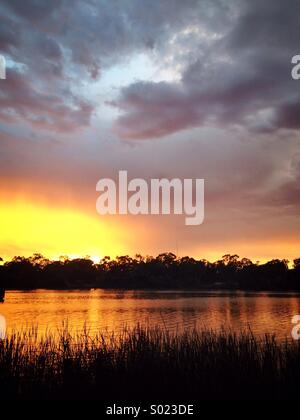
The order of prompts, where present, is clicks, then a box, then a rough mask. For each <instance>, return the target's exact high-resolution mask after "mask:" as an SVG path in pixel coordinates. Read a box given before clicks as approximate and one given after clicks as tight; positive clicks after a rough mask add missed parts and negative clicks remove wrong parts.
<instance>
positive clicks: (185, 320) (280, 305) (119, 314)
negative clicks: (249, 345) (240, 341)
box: [0, 290, 300, 339]
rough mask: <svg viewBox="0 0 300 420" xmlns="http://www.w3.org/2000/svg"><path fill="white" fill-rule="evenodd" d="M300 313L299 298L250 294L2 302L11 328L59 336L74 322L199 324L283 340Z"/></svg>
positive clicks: (40, 297) (79, 294)
mask: <svg viewBox="0 0 300 420" xmlns="http://www.w3.org/2000/svg"><path fill="white" fill-rule="evenodd" d="M296 314H300V296H299V295H296V294H265V293H244V292H234V293H232V292H230V293H224V292H202V291H201V292H178V291H167V292H161V291H160V292H149V291H138V292H132V291H112V290H91V291H45V290H37V291H33V292H32V291H31V292H19V291H16V292H13V291H11V292H7V293H6V300H5V303H3V304H0V319H1V320H2V323H3V322H4V319H5V321H6V326H7V329H8V330H12V329H21V328H24V327H26V326H28V325H30V326H31V325H35V326H36V325H38V328H39V332H40V333H41V334H42V333H44V332H45V331H46V330H51V331H52V332H56V331H57V329H58V328H60V327H61V326H62V323H63V321H66V320H68V325H69V327H71V329H75V330H77V329H80V328H82V327H83V326H84V325H86V326H87V327H88V328H89V329H90V331H91V333H93V332H95V331H96V330H98V329H99V328H100V329H108V330H115V331H118V330H120V329H121V328H123V327H124V326H132V325H136V323H140V324H143V323H144V324H147V325H150V326H151V325H160V326H163V327H164V328H167V329H170V330H179V331H182V330H183V329H187V328H193V327H195V326H196V327H208V328H213V329H220V328H222V326H224V327H225V328H231V329H233V330H235V331H240V330H243V329H247V328H248V326H249V325H250V326H251V329H252V331H253V332H254V334H256V335H262V334H265V333H276V335H277V336H278V337H279V338H280V339H283V338H285V337H290V336H291V329H292V324H291V319H292V317H293V316H294V315H296ZM1 315H2V317H1Z"/></svg>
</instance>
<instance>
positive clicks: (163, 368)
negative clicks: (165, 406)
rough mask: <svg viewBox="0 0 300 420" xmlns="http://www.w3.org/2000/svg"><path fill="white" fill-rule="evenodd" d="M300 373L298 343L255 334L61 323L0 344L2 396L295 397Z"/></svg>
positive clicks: (135, 398)
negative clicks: (94, 330)
mask: <svg viewBox="0 0 300 420" xmlns="http://www.w3.org/2000/svg"><path fill="white" fill-rule="evenodd" d="M299 375H300V345H299V343H297V342H288V341H286V342H285V343H279V342H277V341H276V338H275V337H273V336H267V335H266V336H264V337H263V338H261V339H258V338H255V337H254V336H253V335H252V334H251V331H247V332H242V333H240V334H235V333H233V332H230V331H229V332H228V331H227V332H226V331H225V330H224V331H221V332H215V331H210V330H196V329H194V330H189V331H186V332H185V333H183V334H179V333H170V332H168V331H166V330H164V329H161V328H147V327H141V326H139V325H137V326H136V327H135V328H131V329H127V328H124V329H123V330H122V331H121V332H119V333H108V332H105V331H104V332H103V333H101V332H99V333H98V334H96V335H95V334H93V335H90V334H89V332H88V331H87V330H86V329H83V330H82V331H81V332H77V333H73V332H70V331H69V330H68V327H67V326H64V327H63V328H62V329H60V331H59V332H58V333H57V334H50V333H48V334H46V336H44V337H40V336H39V334H38V331H37V329H35V328H31V329H26V330H23V331H21V332H12V333H10V334H9V335H8V336H7V337H6V338H5V339H3V340H1V341H0V391H1V398H2V399H4V398H5V399H10V398H11V399H98V400H106V401H108V400H109V401H115V402H118V401H119V402H120V401H143V400H144V401H153V402H154V403H155V402H157V401H174V400H180V401H192V400H201V399H261V398H262V399H275V398H276V399H292V398H296V396H297V394H298V383H299V378H300V376H299Z"/></svg>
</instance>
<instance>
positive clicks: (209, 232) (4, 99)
mask: <svg viewBox="0 0 300 420" xmlns="http://www.w3.org/2000/svg"><path fill="white" fill-rule="evenodd" d="M299 24H300V2H299V0H290V1H289V2H286V1H284V0H264V1H261V0H251V1H246V0H226V1H225V0H189V1H181V0H159V1H158V0H151V1H150V0H149V1H148V0H142V1H141V0H123V1H121V0H120V1H117V0H106V1H105V0H97V1H96V0H74V1H67V0H52V1H48V0H47V1H46V0H39V1H36V0H27V1H18V0H2V1H1V5H0V54H2V55H3V56H4V57H5V59H6V64H7V70H6V80H0V127H1V131H0V133H1V134H0V200H1V206H0V212H1V214H0V232H1V233H0V256H1V257H2V258H3V259H7V258H11V257H12V256H14V255H25V256H29V255H31V254H32V253H34V252H41V253H43V254H44V255H46V256H48V257H51V258H56V257H58V256H60V255H69V256H71V257H75V256H79V255H82V256H85V255H90V256H91V257H92V258H94V259H95V260H96V259H97V257H103V256H104V255H111V256H113V257H114V256H116V255H124V254H130V255H134V254H136V253H141V254H150V255H157V254H158V253H160V252H164V251H171V252H175V253H176V252H178V254H179V255H180V256H184V255H190V256H195V257H203V258H207V259H210V260H215V259H217V258H220V257H221V256H222V255H223V254H225V253H235V254H238V255H240V256H246V257H249V258H252V259H253V260H254V261H256V260H260V261H264V260H266V259H272V258H288V259H290V260H292V259H293V258H296V257H300V80H298V81H296V80H293V79H292V77H291V69H292V65H291V58H292V56H294V55H296V54H300V34H299ZM119 170H127V171H128V176H129V178H135V177H138V178H145V179H146V180H149V179H150V178H162V177H166V178H170V179H171V178H174V177H176V178H204V179H205V220H204V223H203V224H202V225H200V226H185V224H184V215H183V216H100V215H98V214H97V212H96V207H95V206H96V199H97V197H98V193H97V192H96V183H97V181H98V180H99V179H100V178H116V177H117V175H118V171H119Z"/></svg>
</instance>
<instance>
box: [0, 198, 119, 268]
mask: <svg viewBox="0 0 300 420" xmlns="http://www.w3.org/2000/svg"><path fill="white" fill-rule="evenodd" d="M105 222H106V220H100V219H99V218H97V217H95V218H93V217H91V216H89V215H86V214H83V213H81V212H79V211H75V210H73V209H71V208H49V207H47V206H45V205H41V204H33V203H31V202H26V201H22V200H21V201H20V200H19V201H15V202H8V203H7V204H4V205H3V204H2V205H1V208H0V231H1V237H0V255H1V256H2V258H3V259H7V258H11V257H12V256H14V255H25V256H28V255H31V254H32V253H34V252H41V253H42V254H43V255H45V256H46V257H48V258H58V257H59V256H60V255H62V254H63V255H64V254H66V255H68V256H69V257H71V258H75V257H78V256H85V255H90V256H91V257H92V259H93V260H94V261H95V262H97V261H99V259H100V258H101V257H103V256H104V255H112V256H115V255H116V254H118V253H120V252H122V251H123V252H124V244H123V240H122V236H123V235H124V233H125V232H124V227H123V228H122V231H121V230H120V229H119V228H118V226H116V224H114V225H112V224H111V223H110V224H108V223H105Z"/></svg>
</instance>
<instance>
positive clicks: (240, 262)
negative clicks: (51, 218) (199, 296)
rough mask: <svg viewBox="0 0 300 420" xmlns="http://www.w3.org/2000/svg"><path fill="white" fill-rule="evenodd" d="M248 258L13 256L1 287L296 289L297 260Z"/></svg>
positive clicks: (299, 278) (2, 269)
mask: <svg viewBox="0 0 300 420" xmlns="http://www.w3.org/2000/svg"><path fill="white" fill-rule="evenodd" d="M288 264H289V261H288V260H285V259H273V260H271V261H268V262H266V263H263V264H260V263H259V262H255V263H254V262H252V261H251V260H250V259H248V258H240V257H239V256H238V255H230V254H226V255H224V256H223V257H222V258H221V259H220V260H218V261H215V262H209V261H207V260H205V259H199V260H197V259H195V258H191V257H187V256H186V257H180V258H179V257H176V255H174V254H173V253H170V252H167V253H162V254H159V255H158V256H157V257H152V256H146V257H143V256H142V255H136V256H135V257H134V258H132V257H130V256H128V255H125V256H120V257H117V258H115V259H110V257H104V258H103V259H102V260H101V261H100V262H99V263H97V264H96V263H94V262H93V261H92V260H91V259H90V257H88V256H87V257H84V258H76V259H69V258H68V257H60V258H59V260H55V261H53V260H49V259H47V258H45V257H44V256H43V255H41V254H34V255H32V256H31V257H28V258H25V257H21V256H16V257H14V258H13V259H12V260H11V261H7V262H4V263H3V261H2V265H0V287H4V288H5V289H11V290H12V289H16V290H30V289H85V288H112V289H165V290H166V289H186V290H193V289H241V290H273V291H292V290H294V291H300V258H297V259H295V260H294V262H293V266H292V268H289V265H288Z"/></svg>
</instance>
